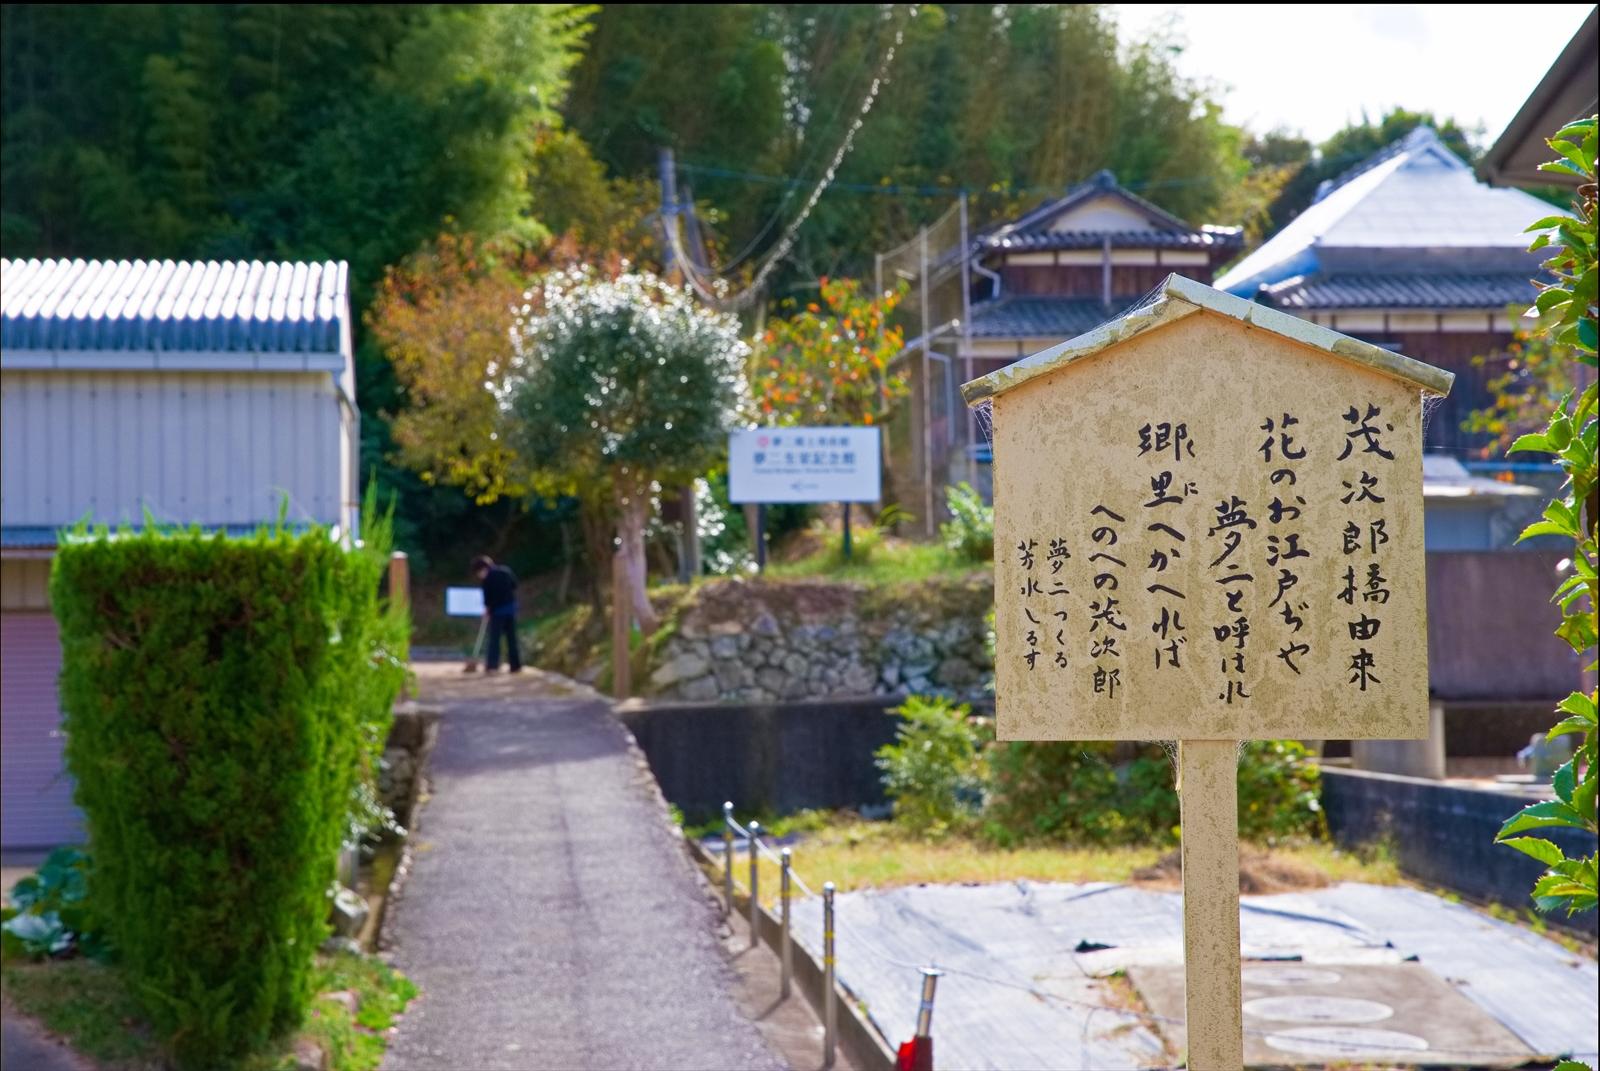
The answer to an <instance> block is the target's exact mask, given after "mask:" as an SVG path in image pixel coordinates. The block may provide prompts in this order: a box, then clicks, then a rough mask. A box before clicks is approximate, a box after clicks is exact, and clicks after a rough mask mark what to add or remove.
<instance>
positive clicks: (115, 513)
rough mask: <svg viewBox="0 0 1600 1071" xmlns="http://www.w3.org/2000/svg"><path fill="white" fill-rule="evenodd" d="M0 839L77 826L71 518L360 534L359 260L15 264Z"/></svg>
mask: <svg viewBox="0 0 1600 1071" xmlns="http://www.w3.org/2000/svg"><path fill="white" fill-rule="evenodd" d="M0 306H3V314H4V315H3V329H0V451H3V452H0V763H3V770H0V827H3V828H0V848H3V849H4V850H6V851H7V852H15V851H24V850H33V849H39V848H47V847H51V846H54V845H56V844H62V843H68V842H71V841H74V840H76V839H78V838H79V837H80V836H81V832H82V831H81V827H80V824H79V818H78V814H77V811H76V809H75V808H74V807H73V805H72V798H71V797H72V786H71V781H70V779H69V778H68V777H67V775H66V773H65V770H64V768H63V766H62V760H61V745H62V739H61V735H60V720H61V716H60V711H59V709H58V706H57V700H56V676H57V674H58V672H59V669H60V647H59V644H58V642H57V639H56V627H55V621H54V619H53V618H52V617H51V616H50V612H49V603H48V597H47V593H46V582H47V579H48V576H49V559H50V556H51V554H52V553H53V549H54V547H55V543H56V533H57V532H58V531H59V530H60V529H61V528H62V527H63V526H69V525H72V524H74V523H76V522H77V521H79V520H82V519H85V518H87V519H89V520H91V521H93V522H96V523H109V524H121V523H127V524H133V525H139V524H142V523H143V519H144V517H145V514H146V512H147V511H148V513H149V515H150V516H151V517H153V518H155V520H156V521H158V522H161V523H181V524H199V525H201V526H203V527H206V528H209V529H225V530H231V531H239V530H248V529H251V528H254V527H255V526H256V525H258V524H260V523H262V522H264V521H271V520H273V519H275V518H276V517H277V516H278V513H279V509H280V505H281V504H282V503H283V502H285V501H287V503H288V519H289V520H290V521H291V522H300V523H318V524H326V525H340V526H343V527H344V528H345V530H347V531H353V530H354V527H355V523H356V520H357V511H358V505H357V501H356V497H357V487H358V484H359V481H358V474H357V451H358V447H359V441H360V439H359V421H358V417H357V411H356V408H355V370H354V365H353V361H352V354H351V338H350V328H351V325H350V308H349V280H348V268H347V267H346V265H345V264H343V263H333V262H327V263H320V264H306V263H261V262H249V263H246V262H225V263H218V262H173V261H83V260H71V261H68V260H28V261H22V260H6V261H4V262H3V268H0Z"/></svg>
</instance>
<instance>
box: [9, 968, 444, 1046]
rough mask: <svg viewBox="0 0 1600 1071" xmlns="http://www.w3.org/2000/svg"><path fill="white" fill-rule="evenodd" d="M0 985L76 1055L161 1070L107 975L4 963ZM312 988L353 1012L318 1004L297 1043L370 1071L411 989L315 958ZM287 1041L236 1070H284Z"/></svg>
mask: <svg viewBox="0 0 1600 1071" xmlns="http://www.w3.org/2000/svg"><path fill="white" fill-rule="evenodd" d="M0 978H3V983H4V988H5V996H6V999H7V1000H8V1001H10V1002H11V1004H12V1006H13V1007H15V1008H16V1009H17V1010H18V1011H19V1012H21V1013H22V1014H24V1015H27V1016H30V1017H32V1018H34V1019H37V1020H38V1021H39V1022H41V1023H43V1024H44V1026H45V1029H47V1030H49V1031H50V1032H51V1033H53V1034H57V1035H59V1036H60V1037H62V1038H64V1039H66V1041H67V1043H68V1044H69V1045H71V1046H72V1048H73V1049H75V1050H76V1051H78V1052H80V1053H82V1054H83V1055H85V1056H88V1057H90V1058H91V1059H93V1060H96V1061H98V1062H100V1063H103V1064H108V1065H111V1066H115V1067H117V1068H119V1069H126V1071H146V1069H149V1071H156V1069H158V1068H162V1067H165V1066H166V1063H165V1059H164V1053H163V1050H162V1048H161V1045H160V1043H159V1042H158V1041H157V1040H156V1038H155V1037H154V1035H153V1034H152V1033H151V1031H150V1029H149V1027H148V1026H147V1025H146V1024H145V1021H144V1017H143V1012H142V1010H141V1009H140V1007H139V1003H138V1001H137V1000H135V999H134V996H133V994H132V993H131V992H129V990H128V987H127V983H126V981H125V980H124V976H123V975H122V973H121V972H120V971H118V970H116V969H115V968H112V967H104V966H101V965H100V964H98V963H94V962H92V961H90V960H84V959H72V960H55V961H47V962H44V963H8V964H6V965H5V968H4V971H3V975H0ZM312 984H313V987H314V990H315V992H317V993H319V994H321V993H334V992H339V991H341V990H349V991H351V992H353V993H354V994H355V995H356V996H357V998H358V999H359V1001H360V1005H359V1010H358V1011H357V1012H356V1013H355V1014H353V1015H352V1014H351V1012H350V1010H349V1009H348V1008H346V1007H345V1006H344V1005H343V1004H340V1003H339V1002H337V1001H334V1000H330V999H327V998H325V997H322V998H319V999H317V1000H315V1001H314V1002H313V1003H312V1007H311V1010H310V1012H309V1013H308V1014H307V1016H306V1020H305V1023H304V1024H303V1025H302V1026H301V1029H300V1031H299V1034H298V1035H297V1037H299V1038H309V1039H311V1040H313V1041H315V1042H316V1043H317V1044H318V1045H319V1046H320V1047H321V1048H322V1050H323V1051H324V1052H325V1053H327V1054H328V1067H329V1068H331V1069H332V1071H376V1068H377V1067H378V1065H379V1064H380V1063H381V1062H382V1060H383V1053H384V1050H385V1049H386V1048H387V1047H388V1040H387V1036H386V1033H385V1032H386V1031H387V1030H388V1029H389V1028H390V1027H391V1026H393V1025H394V1021H395V1018H396V1016H398V1015H399V1014H400V1013H401V1012H402V1011H404V1010H405V1007H406V1005H407V1004H408V1003H409V1002H410V1001H411V999H412V998H413V997H415V996H416V995H417V987H416V986H415V985H414V984H412V982H411V981H410V980H409V979H407V978H406V977H405V976H404V975H402V974H400V973H399V972H398V971H396V970H394V969H393V968H392V967H389V966H388V965H387V964H385V963H383V962H382V961H380V960H378V959H376V958H374V957H371V956H357V955H353V954H350V953H336V954H333V955H319V956H318V957H317V963H316V966H315V968H314V969H313V971H312ZM295 1040H296V1039H295V1038H288V1039H284V1040H282V1041H281V1042H280V1043H279V1044H277V1045H275V1046H274V1047H273V1048H272V1049H271V1050H269V1051H267V1052H262V1053H258V1054H256V1055H254V1056H252V1057H250V1058H248V1059H247V1060H245V1061H244V1063H243V1064H242V1065H241V1071H280V1069H283V1068H292V1067H293V1066H294V1057H293V1048H294V1041H295Z"/></svg>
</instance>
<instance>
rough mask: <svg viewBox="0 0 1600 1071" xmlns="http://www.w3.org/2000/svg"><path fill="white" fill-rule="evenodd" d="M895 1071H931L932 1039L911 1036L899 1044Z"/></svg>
mask: <svg viewBox="0 0 1600 1071" xmlns="http://www.w3.org/2000/svg"><path fill="white" fill-rule="evenodd" d="M894 1067H895V1071H933V1039H932V1038H912V1039H911V1040H910V1041H908V1042H906V1043H905V1044H903V1045H901V1046H900V1052H899V1054H898V1055H897V1056H896V1057H895V1061H894Z"/></svg>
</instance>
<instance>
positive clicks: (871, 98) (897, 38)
mask: <svg viewBox="0 0 1600 1071" xmlns="http://www.w3.org/2000/svg"><path fill="white" fill-rule="evenodd" d="M915 15H916V8H915V7H912V8H911V11H910V13H909V14H908V16H907V17H906V18H902V19H900V20H898V21H897V22H896V24H895V29H894V39H893V40H892V41H891V42H890V43H889V47H888V48H886V49H885V50H884V53H883V59H882V60H881V61H880V62H879V64H878V69H877V71H876V73H875V74H874V75H873V78H872V81H871V83H870V84H869V85H868V86H867V91H866V94H865V95H864V96H863V97H862V98H861V106H860V107H859V108H858V109H857V110H856V115H855V118H854V119H852V120H851V122H850V126H849V128H848V129H846V131H845V135H844V138H843V140H841V141H840V143H839V148H838V150H837V151H836V152H835V153H834V154H833V159H832V160H831V161H830V162H829V163H828V166H827V168H826V170H824V171H823V173H822V177H821V178H819V179H818V180H817V182H816V184H815V186H814V187H813V188H812V190H811V193H810V195H809V196H808V197H807V198H806V200H805V202H804V204H802V205H801V207H800V212H799V214H798V215H796V216H795V218H794V220H793V222H791V223H790V224H789V226H788V227H786V228H785V229H784V232H783V234H782V236H781V237H780V238H779V239H778V241H777V242H776V243H775V244H774V245H773V247H772V250H771V251H770V252H769V253H768V254H767V255H766V257H765V258H764V259H763V261H762V264H761V267H760V268H759V269H757V271H756V274H755V277H754V278H753V279H751V280H750V284H749V285H748V286H746V287H744V288H743V289H742V290H739V291H737V292H736V293H733V294H727V293H724V292H723V287H719V286H718V285H716V281H715V279H714V278H706V277H704V276H702V275H701V273H700V271H699V270H698V269H697V268H696V267H695V264H694V261H693V260H692V259H690V258H689V257H688V256H687V255H686V253H685V250H684V248H683V236H682V235H681V234H680V233H679V231H678V223H677V217H676V216H673V217H671V218H669V219H667V220H666V221H665V222H666V224H667V226H666V231H667V239H668V241H669V242H670V243H671V244H672V253H673V256H674V257H675V258H676V260H677V263H678V265H679V266H680V268H681V269H682V271H683V277H684V278H685V279H686V280H688V282H689V285H690V286H691V287H693V288H694V291H695V293H697V294H699V295H700V297H701V298H702V299H703V300H705V301H706V302H707V303H709V304H711V305H715V306H717V307H719V308H724V309H742V308H745V307H747V306H748V305H750V304H751V303H752V302H753V301H755V299H756V298H757V297H758V296H759V295H760V294H761V292H762V289H763V288H764V287H765V286H766V282H767V279H768V278H769V277H770V276H771V275H772V273H773V272H774V271H776V270H777V267H778V265H779V264H780V263H782V262H783V259H784V258H785V257H787V256H788V255H789V250H790V249H792V248H793V247H794V243H795V239H796V237H797V236H798V234H799V231H800V228H801V227H802V226H804V225H805V222H806V220H807V219H808V218H809V217H810V215H811V211H812V209H814V208H816V207H817V202H818V201H820V200H821V199H822V194H823V192H824V191H826V190H827V188H828V186H829V185H830V184H831V183H832V182H833V179H834V176H835V175H836V174H837V173H838V170H839V166H840V165H841V164H842V163H844V158H845V157H846V156H848V155H849V153H850V149H851V148H852V147H853V146H854V145H855V139H856V134H857V133H859V132H860V130H861V127H862V126H863V124H865V123H866V120H867V114H868V113H869V112H871V111H872V105H873V104H874V102H876V101H877V99H878V94H879V93H880V92H881V91H882V90H883V87H884V85H885V84H886V83H887V82H888V80H889V68H890V67H891V66H892V65H893V64H894V57H895V53H896V52H898V51H899V49H900V46H901V44H902V43H903V42H904V40H905V27H906V22H907V21H908V20H909V18H913V17H915ZM712 274H713V276H714V273H712Z"/></svg>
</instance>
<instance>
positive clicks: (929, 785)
mask: <svg viewBox="0 0 1600 1071" xmlns="http://www.w3.org/2000/svg"><path fill="white" fill-rule="evenodd" d="M894 713H896V714H898V715H899V716H900V719H901V721H900V726H899V728H898V729H896V731H895V742H894V743H892V744H885V745H884V746H883V747H881V748H879V749H878V751H877V763H878V769H880V770H882V771H883V787H884V790H885V791H886V792H887V793H888V795H889V798H890V799H891V800H893V801H894V816H895V820H896V821H898V822H901V823H904V824H905V825H906V826H907V827H909V828H910V829H912V830H915V831H916V832H919V833H930V834H940V833H944V832H946V831H948V830H950V829H953V828H956V827H959V826H962V825H964V824H966V823H968V822H970V821H972V820H973V819H974V818H976V817H977V815H978V813H979V811H980V810H981V808H982V806H983V787H984V780H985V775H984V763H983V758H982V747H983V744H984V736H985V733H984V732H983V729H982V728H981V727H980V726H979V725H978V724H977V723H976V722H975V721H974V719H973V718H972V717H971V713H972V712H971V708H970V707H968V706H966V705H965V704H962V705H960V706H956V705H953V704H952V703H951V702H950V701H949V700H947V699H942V698H936V697H935V698H924V697H921V696H911V697H909V698H908V699H907V700H906V701H905V703H904V704H902V705H901V706H899V707H897V708H896V709H895V711H894Z"/></svg>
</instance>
